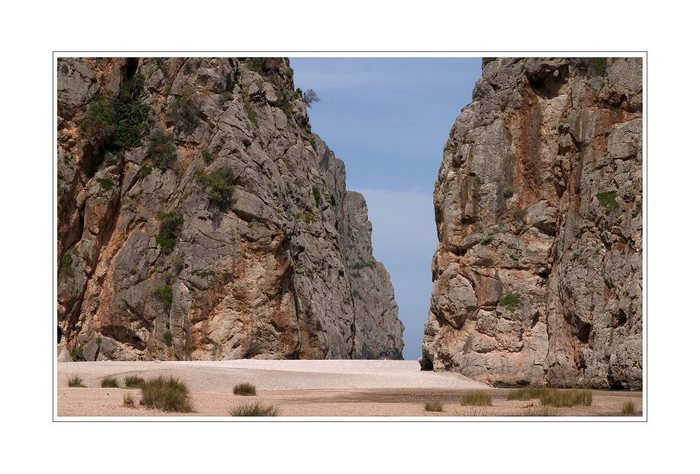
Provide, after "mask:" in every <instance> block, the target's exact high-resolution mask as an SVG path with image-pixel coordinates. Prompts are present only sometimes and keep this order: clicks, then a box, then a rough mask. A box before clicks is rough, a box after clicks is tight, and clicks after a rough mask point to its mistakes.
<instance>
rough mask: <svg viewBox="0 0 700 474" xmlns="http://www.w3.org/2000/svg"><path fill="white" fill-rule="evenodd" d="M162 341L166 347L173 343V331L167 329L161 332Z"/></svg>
mask: <svg viewBox="0 0 700 474" xmlns="http://www.w3.org/2000/svg"><path fill="white" fill-rule="evenodd" d="M163 342H164V343H165V345H166V346H168V347H170V346H172V345H173V333H172V332H170V330H169V329H167V330H166V331H165V332H164V333H163Z"/></svg>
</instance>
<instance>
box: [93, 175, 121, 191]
mask: <svg viewBox="0 0 700 474" xmlns="http://www.w3.org/2000/svg"><path fill="white" fill-rule="evenodd" d="M97 182H98V183H99V185H100V187H101V188H102V189H104V190H105V191H110V190H112V189H113V188H114V186H116V184H115V183H114V181H112V180H111V179H110V178H97Z"/></svg>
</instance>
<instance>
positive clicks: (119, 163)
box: [58, 58, 403, 360]
mask: <svg viewBox="0 0 700 474" xmlns="http://www.w3.org/2000/svg"><path fill="white" fill-rule="evenodd" d="M58 156H59V163H58V258H59V260H58V268H59V272H58V273H59V275H58V281H59V287H58V322H59V326H60V328H61V329H62V332H63V335H64V338H65V344H67V347H68V348H70V350H71V352H72V354H73V356H74V357H79V358H84V359H86V360H95V359H98V360H104V359H121V360H136V359H146V360H148V359H178V360H189V359H231V358H243V357H256V358H401V351H402V348H403V342H402V332H403V326H402V324H401V322H400V321H399V320H398V317H397V306H396V302H395V301H394V296H393V288H392V286H391V281H390V279H389V275H388V274H387V272H386V270H385V269H384V267H383V266H382V265H381V263H379V262H377V261H376V260H375V259H374V258H373V257H372V247H371V240H370V232H371V224H370V223H369V221H368V220H367V208H366V205H365V202H364V199H363V198H362V196H361V195H359V194H357V193H352V192H346V189H345V169H344V165H343V162H342V161H340V160H338V159H336V158H335V157H334V155H333V153H332V152H331V151H330V150H329V149H328V148H327V146H326V145H325V144H324V143H323V142H322V141H321V140H320V139H319V138H318V137H316V136H315V135H313V134H312V133H311V129H310V124H309V120H308V116H307V114H306V106H305V104H304V102H303V100H302V95H301V92H300V91H299V90H295V89H294V86H293V79H292V70H291V68H290V67H289V62H288V61H287V60H286V59H284V58H248V59H245V58H187V59H186V58H169V59H159V58H141V59H135V58H116V59H115V58H112V59H99V58H88V59H86V58H75V59H61V60H59V64H58Z"/></svg>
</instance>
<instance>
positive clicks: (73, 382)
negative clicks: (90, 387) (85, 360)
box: [68, 375, 85, 388]
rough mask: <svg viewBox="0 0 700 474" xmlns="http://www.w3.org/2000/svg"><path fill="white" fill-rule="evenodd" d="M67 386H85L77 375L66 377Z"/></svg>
mask: <svg viewBox="0 0 700 474" xmlns="http://www.w3.org/2000/svg"><path fill="white" fill-rule="evenodd" d="M68 386H69V387H81V388H85V385H83V379H81V378H80V377H78V376H77V375H74V376H72V377H71V378H69V379H68Z"/></svg>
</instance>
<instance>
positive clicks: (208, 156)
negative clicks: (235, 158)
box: [202, 150, 214, 164]
mask: <svg viewBox="0 0 700 474" xmlns="http://www.w3.org/2000/svg"><path fill="white" fill-rule="evenodd" d="M202 158H204V162H205V163H206V164H210V163H211V162H212V161H214V158H213V157H212V156H211V152H210V151H209V150H204V151H203V152H202Z"/></svg>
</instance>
